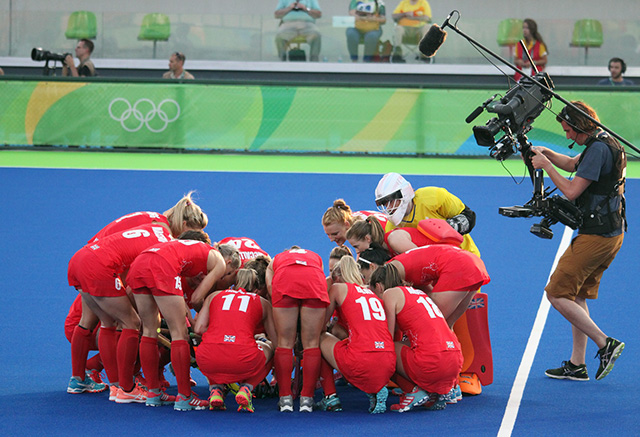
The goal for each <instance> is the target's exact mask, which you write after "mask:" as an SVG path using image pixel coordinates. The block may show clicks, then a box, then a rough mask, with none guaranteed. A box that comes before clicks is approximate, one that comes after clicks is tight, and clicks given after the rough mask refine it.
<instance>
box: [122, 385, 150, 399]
mask: <svg viewBox="0 0 640 437" xmlns="http://www.w3.org/2000/svg"><path fill="white" fill-rule="evenodd" d="M133 402H135V403H138V404H144V403H146V402H147V391H146V390H145V389H144V388H142V387H141V386H140V385H138V384H136V385H134V386H133V389H132V390H131V391H130V392H126V391H124V390H123V389H122V387H118V392H117V393H116V403H118V404H130V403H133Z"/></svg>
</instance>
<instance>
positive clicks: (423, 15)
mask: <svg viewBox="0 0 640 437" xmlns="http://www.w3.org/2000/svg"><path fill="white" fill-rule="evenodd" d="M391 17H392V18H393V21H395V22H396V24H397V25H396V29H395V35H394V40H393V41H394V43H393V46H394V52H393V58H394V59H393V62H404V59H403V57H402V38H403V37H404V36H405V35H406V36H407V37H410V38H415V39H416V40H417V41H419V40H420V39H421V38H422V37H423V36H424V34H425V33H427V30H428V24H429V22H431V6H430V5H429V2H428V1H427V0H402V1H401V2H400V4H398V6H397V7H396V8H395V9H394V11H393V14H392V15H391Z"/></svg>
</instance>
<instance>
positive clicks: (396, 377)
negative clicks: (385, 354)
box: [391, 373, 415, 393]
mask: <svg viewBox="0 0 640 437" xmlns="http://www.w3.org/2000/svg"><path fill="white" fill-rule="evenodd" d="M391 380H392V381H393V382H395V383H396V384H398V387H400V390H402V391H403V392H405V393H411V391H412V390H413V387H415V384H414V383H413V382H411V381H409V380H408V379H407V378H405V377H404V376H402V375H400V374H399V373H394V374H393V376H392V377H391Z"/></svg>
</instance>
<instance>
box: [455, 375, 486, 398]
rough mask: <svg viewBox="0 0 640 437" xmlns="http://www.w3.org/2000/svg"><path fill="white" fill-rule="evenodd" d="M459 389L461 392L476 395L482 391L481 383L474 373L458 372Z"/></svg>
mask: <svg viewBox="0 0 640 437" xmlns="http://www.w3.org/2000/svg"><path fill="white" fill-rule="evenodd" d="M460 389H461V390H462V393H466V394H468V395H472V396H476V395H479V394H480V393H482V384H480V380H479V379H478V375H476V374H475V373H461V374H460Z"/></svg>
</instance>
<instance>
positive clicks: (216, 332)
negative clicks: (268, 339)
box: [202, 288, 263, 347]
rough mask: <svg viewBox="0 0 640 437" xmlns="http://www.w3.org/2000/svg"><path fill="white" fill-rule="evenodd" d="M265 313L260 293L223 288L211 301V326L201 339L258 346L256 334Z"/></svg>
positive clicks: (208, 341) (219, 342)
mask: <svg viewBox="0 0 640 437" xmlns="http://www.w3.org/2000/svg"><path fill="white" fill-rule="evenodd" d="M262 316H263V314H262V303H261V300H260V296H258V295H257V294H255V293H247V292H246V291H244V290H243V289H242V288H240V289H238V290H225V291H222V292H220V293H218V294H217V295H216V296H215V297H214V298H213V299H212V300H211V304H210V305H209V327H208V328H207V330H206V332H205V333H204V334H203V336H202V342H203V343H217V344H234V345H249V346H252V347H255V344H256V340H255V338H254V337H253V334H254V332H255V331H256V328H257V327H258V325H261V324H262Z"/></svg>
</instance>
